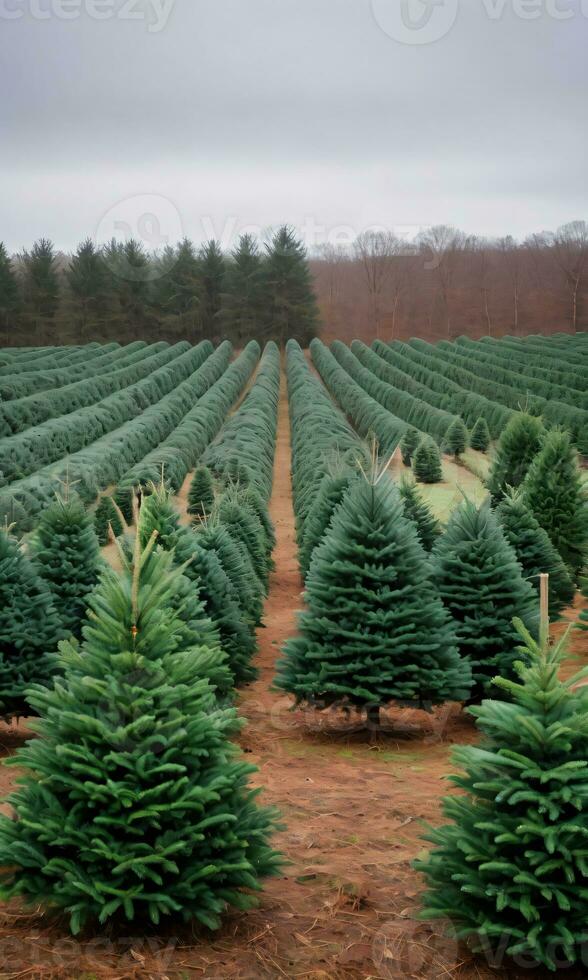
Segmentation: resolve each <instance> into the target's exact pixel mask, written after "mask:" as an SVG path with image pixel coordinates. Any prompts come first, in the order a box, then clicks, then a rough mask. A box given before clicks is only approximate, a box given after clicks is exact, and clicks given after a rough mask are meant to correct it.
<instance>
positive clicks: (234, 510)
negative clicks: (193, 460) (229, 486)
mask: <svg viewBox="0 0 588 980" xmlns="http://www.w3.org/2000/svg"><path fill="white" fill-rule="evenodd" d="M216 516H217V518H218V520H219V521H220V522H221V523H222V524H225V525H226V526H227V528H228V529H229V531H230V532H231V534H232V535H233V537H234V538H235V539H236V540H237V541H241V543H242V544H243V545H244V546H245V548H246V549H247V551H248V552H249V555H250V557H251V561H252V563H253V568H254V570H255V574H256V576H257V578H258V579H259V581H260V582H261V585H262V587H263V589H264V590H265V591H267V586H268V582H269V572H270V563H269V561H268V556H267V543H266V535H265V531H264V528H263V525H262V523H261V521H260V519H259V517H258V516H257V514H256V513H255V510H254V509H253V507H252V506H251V505H250V504H248V503H247V500H246V498H245V497H243V496H242V495H241V494H240V493H238V492H235V491H233V492H231V491H228V492H226V493H224V494H223V496H222V497H221V498H220V500H219V502H218V507H217V510H216Z"/></svg>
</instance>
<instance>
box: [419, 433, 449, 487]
mask: <svg viewBox="0 0 588 980" xmlns="http://www.w3.org/2000/svg"><path fill="white" fill-rule="evenodd" d="M412 469H413V473H414V475H415V477H416V479H417V480H418V481H419V483H438V482H439V481H440V480H442V479H443V469H442V467H441V454H440V452H439V447H438V445H437V443H436V442H433V440H432V439H429V438H428V437H425V438H424V439H423V440H422V441H421V442H420V443H419V444H418V446H417V448H416V450H415V452H414V455H413V457H412Z"/></svg>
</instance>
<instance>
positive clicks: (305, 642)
mask: <svg viewBox="0 0 588 980" xmlns="http://www.w3.org/2000/svg"><path fill="white" fill-rule="evenodd" d="M305 597H306V606H307V608H306V610H305V611H304V612H303V613H302V614H301V615H300V619H299V634H298V635H297V636H295V637H293V638H292V639H290V640H288V642H287V643H286V645H285V648H284V656H283V659H282V660H280V661H279V663H278V674H277V681H276V686H277V687H279V688H280V689H282V690H284V691H289V692H290V693H292V694H294V695H295V697H296V701H297V702H308V703H311V704H317V705H319V706H321V707H323V706H326V705H329V704H333V703H336V702H339V703H341V702H343V703H349V704H354V705H357V706H366V707H367V709H368V716H369V717H370V719H371V720H373V721H375V722H377V716H378V714H379V709H380V707H381V706H383V705H386V704H388V703H389V702H391V701H399V702H402V703H407V702H408V703H410V704H414V705H419V706H423V705H426V704H428V703H434V704H437V703H440V702H442V701H449V700H456V701H460V700H464V699H465V698H467V697H468V695H469V690H470V685H471V675H470V668H469V665H468V664H467V662H465V661H462V660H461V659H460V657H459V656H458V654H457V651H456V649H455V637H454V633H453V630H452V627H451V623H450V620H449V617H448V616H447V614H446V612H445V610H444V609H443V606H442V604H441V601H440V599H439V595H438V593H437V590H436V588H435V585H434V584H433V581H432V578H431V576H430V573H429V568H428V564H427V561H426V558H425V553H424V551H423V549H422V547H421V545H420V544H419V541H418V537H417V533H416V529H415V526H414V524H413V523H412V521H409V520H407V519H406V518H405V517H404V515H403V512H402V501H401V499H400V495H399V493H398V490H397V489H396V487H395V486H394V484H393V482H392V481H391V480H390V479H389V478H388V477H387V476H380V478H379V479H378V477H377V475H374V476H373V477H371V478H370V480H369V481H368V480H366V479H361V480H356V481H354V482H353V484H352V485H351V487H350V489H349V491H348V493H347V495H346V496H345V498H344V500H343V502H342V503H341V504H340V506H339V507H338V509H337V511H336V513H335V515H334V517H333V520H332V522H331V526H330V528H329V531H328V532H327V534H326V535H325V537H324V538H323V540H322V542H321V543H320V544H319V545H318V547H317V549H316V551H315V553H314V557H313V560H312V564H311V566H310V571H309V574H308V576H307V579H306V596H305Z"/></svg>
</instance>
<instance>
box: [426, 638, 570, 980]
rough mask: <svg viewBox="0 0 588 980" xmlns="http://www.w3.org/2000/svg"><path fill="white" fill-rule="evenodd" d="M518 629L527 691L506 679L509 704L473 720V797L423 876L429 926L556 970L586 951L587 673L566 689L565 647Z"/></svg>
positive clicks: (436, 841)
mask: <svg viewBox="0 0 588 980" xmlns="http://www.w3.org/2000/svg"><path fill="white" fill-rule="evenodd" d="M517 628H518V630H519V632H520V635H521V636H522V639H523V641H524V643H525V648H524V650H523V651H522V653H523V656H524V661H525V662H524V664H523V663H518V664H517V669H516V673H517V674H518V679H517V681H509V680H506V679H504V678H497V680H496V683H497V684H498V685H499V687H500V688H501V689H502V691H503V692H504V694H505V695H506V696H507V698H508V700H507V701H504V700H501V701H496V700H488V701H484V703H483V704H482V705H481V706H480V707H477V708H473V709H470V710H471V712H472V714H473V715H474V716H475V718H476V722H477V725H478V728H479V729H480V731H481V732H482V734H483V736H484V740H483V741H482V742H481V743H480V744H479V745H468V746H461V747H459V748H458V749H456V750H455V751H454V754H453V761H454V763H455V764H456V766H458V767H459V768H460V769H461V770H462V773H461V774H459V775H454V776H452V777H451V781H452V782H453V784H454V785H455V786H457V787H458V788H459V789H460V790H462V791H463V792H461V793H460V794H459V795H455V796H449V797H447V798H446V799H445V801H444V806H443V813H444V816H445V817H446V819H447V821H448V822H447V823H446V824H444V825H443V826H442V827H439V828H437V829H434V830H431V831H430V832H429V833H428V834H427V837H426V840H427V841H429V842H430V843H431V844H432V845H433V848H432V850H431V851H430V853H429V854H428V855H427V856H426V857H424V858H422V859H420V860H418V861H417V862H416V864H415V866H416V868H417V869H418V870H419V871H421V872H422V873H423V874H424V876H425V879H426V882H427V886H428V890H427V892H426V893H425V896H424V912H423V916H424V917H426V918H444V919H447V918H449V919H451V920H453V923H454V924H455V926H456V927H457V935H458V937H459V938H463V939H467V940H468V941H469V943H470V944H471V945H473V947H474V949H477V950H480V951H485V952H488V951H489V950H493V949H495V948H496V947H498V948H499V950H500V952H501V953H502V955H504V954H506V955H509V956H516V955H518V956H520V957H524V959H525V963H526V966H527V969H529V968H531V965H532V963H533V962H534V963H535V965H536V967H538V966H545V967H547V968H548V969H550V970H555V969H557V968H558V967H560V968H562V969H563V967H564V966H569V965H570V964H573V963H579V962H583V960H582V953H583V951H584V952H585V948H586V922H587V920H588V891H587V889H586V887H585V880H586V873H587V868H586V837H587V835H588V823H587V816H586V799H587V798H588V761H587V760H588V686H586V685H585V684H583V683H579V681H583V680H584V678H585V676H586V673H587V670H586V668H584V669H583V670H582V671H580V673H579V674H577V675H576V676H575V677H570V678H569V679H568V680H562V679H561V676H560V667H561V664H562V661H563V659H564V654H565V642H566V637H565V636H564V637H562V639H561V640H560V641H559V642H558V644H557V645H556V646H554V647H551V648H550V647H549V645H548V643H547V642H546V641H545V642H544V643H543V644H542V645H541V646H539V645H538V644H536V643H535V641H534V640H533V639H532V637H531V636H530V635H529V633H527V632H526V631H525V630H524V628H523V627H522V625H521V624H520V623H518V624H517ZM536 975H537V974H536Z"/></svg>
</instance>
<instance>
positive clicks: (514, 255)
mask: <svg viewBox="0 0 588 980" xmlns="http://www.w3.org/2000/svg"><path fill="white" fill-rule="evenodd" d="M497 244H498V252H499V254H500V256H501V257H502V262H503V266H504V269H505V271H506V275H507V278H508V281H509V283H510V289H511V296H512V306H513V333H514V334H515V335H516V334H518V332H519V306H520V295H521V271H522V262H521V250H520V248H519V245H518V244H517V242H516V241H515V240H514V238H513V237H512V235H506V236H505V237H504V238H499V239H498V243H497Z"/></svg>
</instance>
